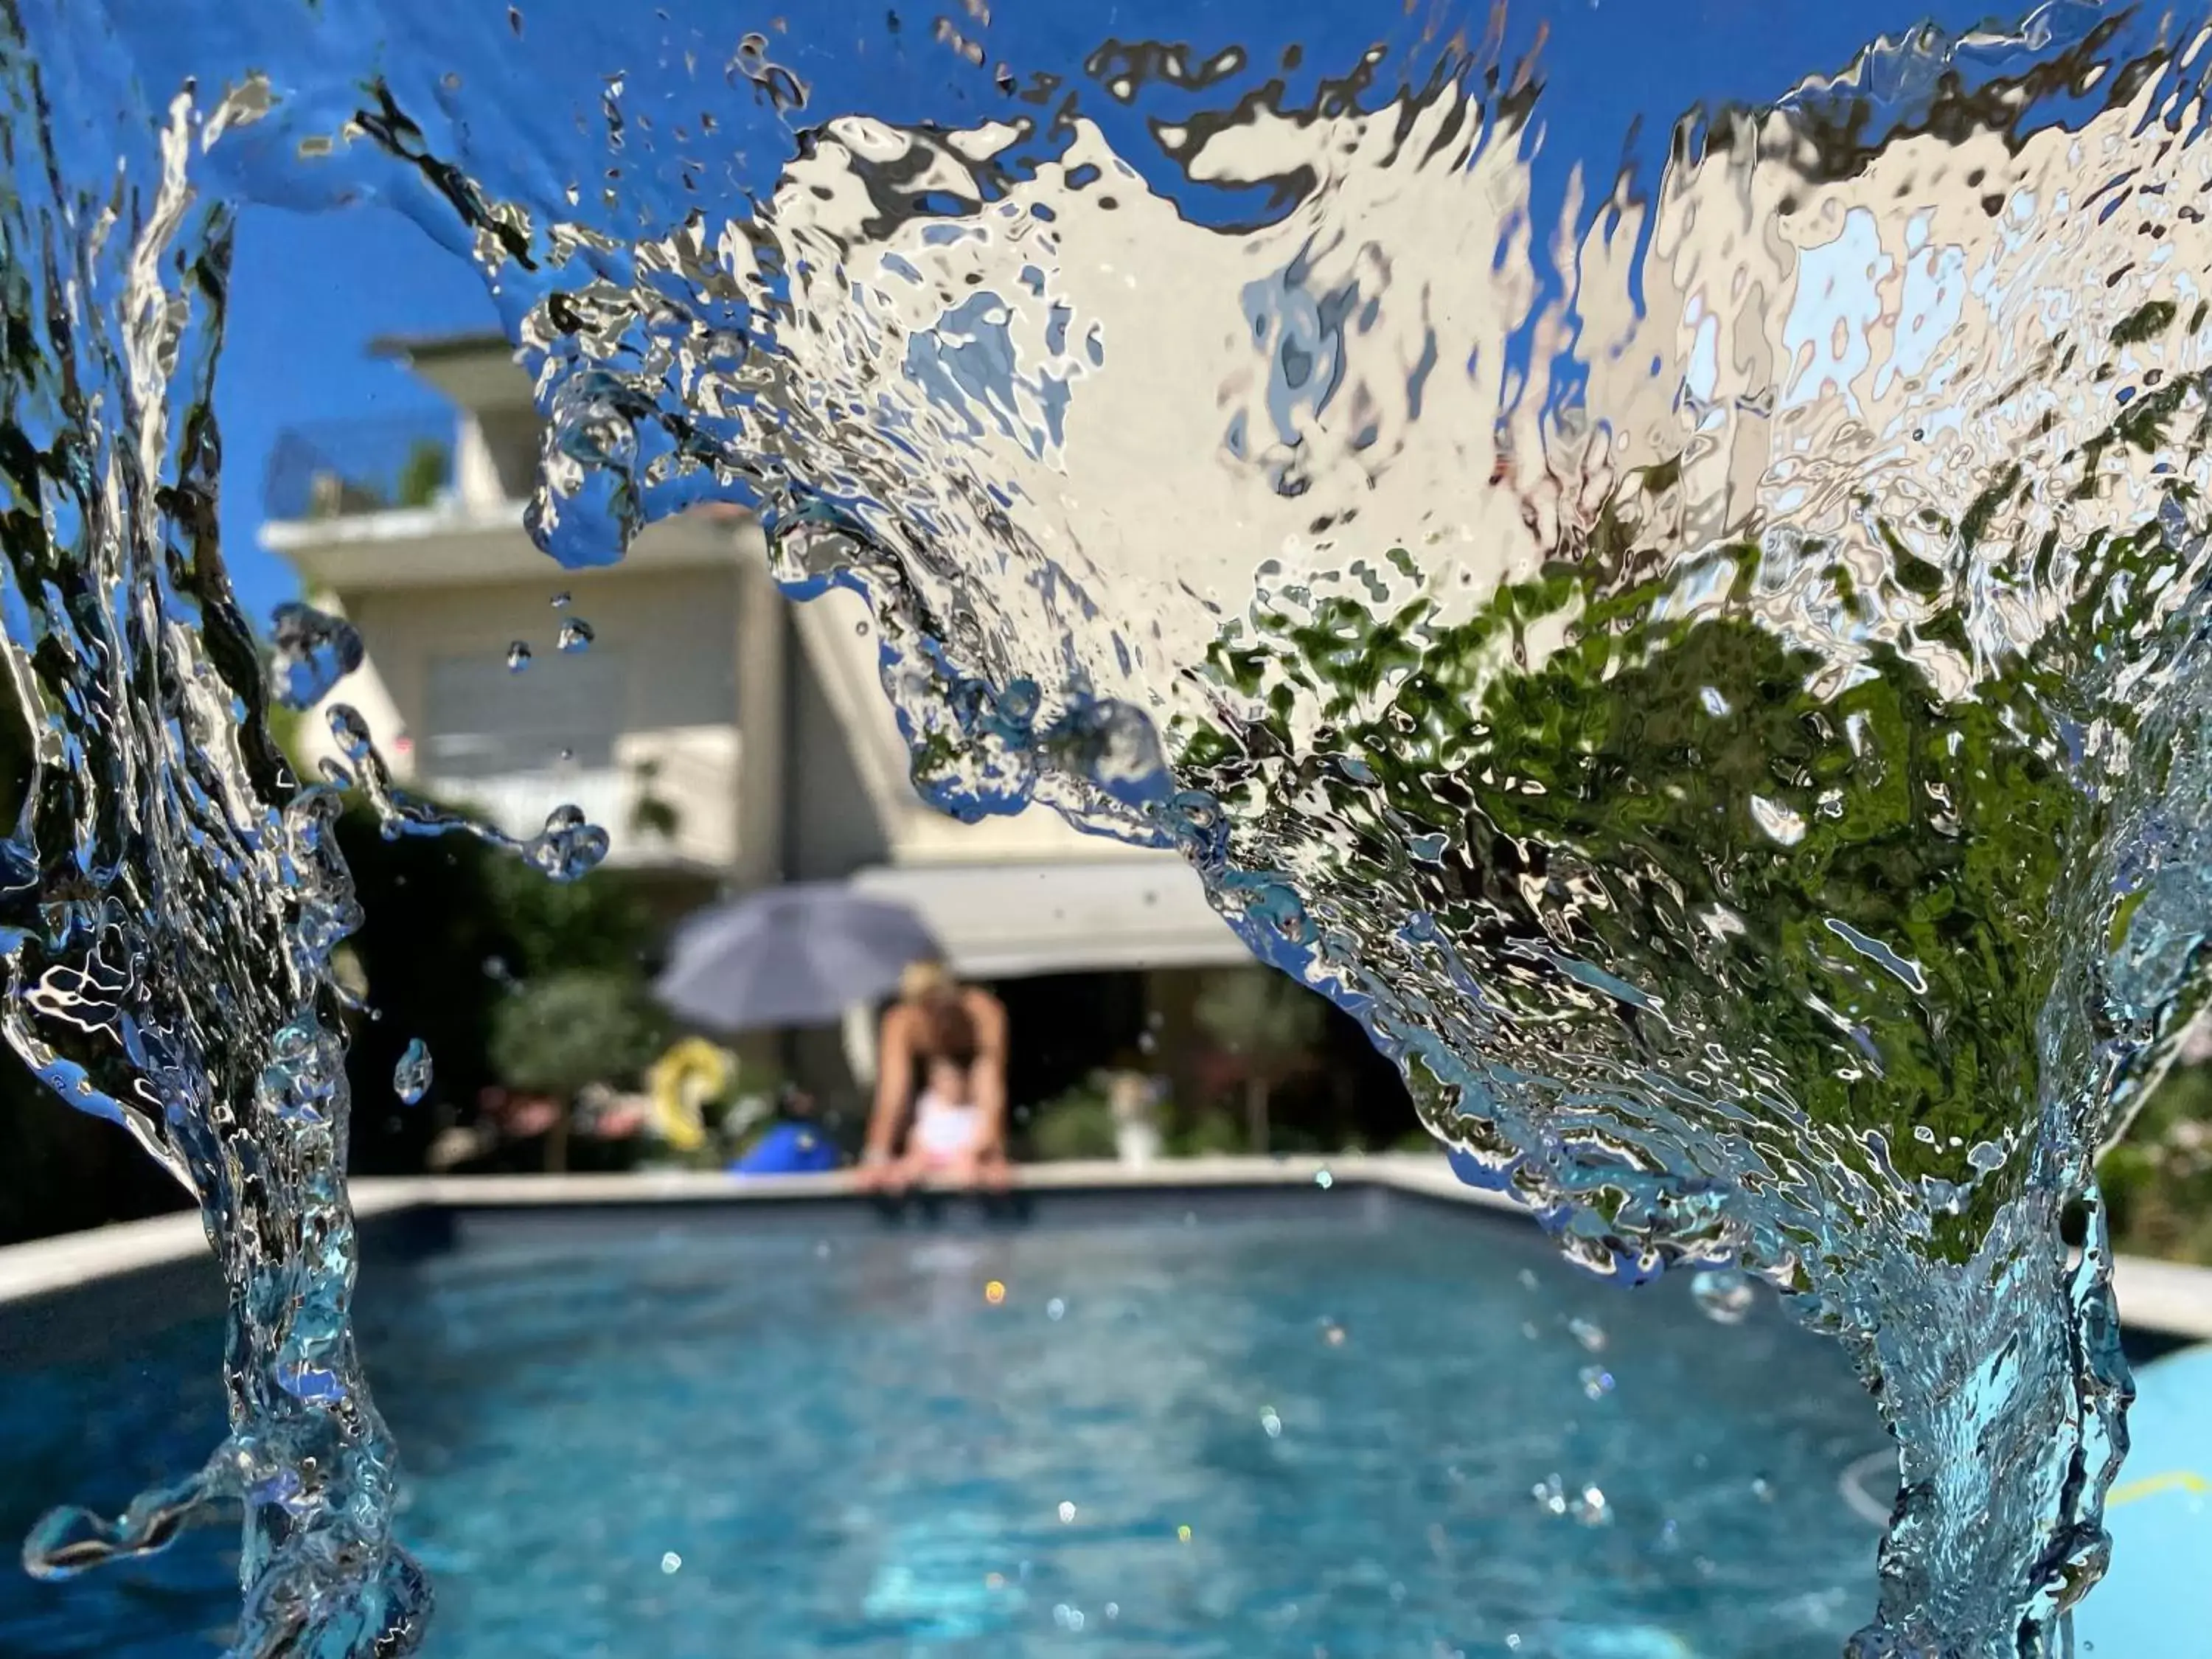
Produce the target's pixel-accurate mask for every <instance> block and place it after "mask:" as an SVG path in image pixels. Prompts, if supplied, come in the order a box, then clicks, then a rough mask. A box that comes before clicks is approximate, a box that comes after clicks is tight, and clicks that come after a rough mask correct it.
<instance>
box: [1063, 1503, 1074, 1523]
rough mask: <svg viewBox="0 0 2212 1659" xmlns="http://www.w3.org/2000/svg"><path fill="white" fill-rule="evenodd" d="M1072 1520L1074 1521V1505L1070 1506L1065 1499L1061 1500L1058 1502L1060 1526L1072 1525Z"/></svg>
mask: <svg viewBox="0 0 2212 1659" xmlns="http://www.w3.org/2000/svg"><path fill="white" fill-rule="evenodd" d="M1074 1520H1075V1505H1074V1504H1071V1503H1069V1502H1068V1501H1067V1499H1066V1498H1061V1499H1060V1524H1061V1525H1062V1526H1069V1525H1072V1524H1073V1522H1074Z"/></svg>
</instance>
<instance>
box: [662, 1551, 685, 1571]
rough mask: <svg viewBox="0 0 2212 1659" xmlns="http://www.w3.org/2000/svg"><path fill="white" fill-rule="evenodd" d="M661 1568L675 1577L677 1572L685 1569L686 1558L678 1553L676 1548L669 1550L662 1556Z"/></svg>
mask: <svg viewBox="0 0 2212 1659" xmlns="http://www.w3.org/2000/svg"><path fill="white" fill-rule="evenodd" d="M660 1570H661V1571H663V1572H665V1573H666V1574H668V1575H669V1576H670V1577H674V1576H675V1575H676V1574H678V1573H679V1572H681V1571H683V1570H684V1558H683V1557H682V1556H680V1555H678V1553H676V1552H675V1551H674V1550H671V1551H669V1552H668V1553H667V1554H665V1555H664V1556H662V1557H661V1558H660Z"/></svg>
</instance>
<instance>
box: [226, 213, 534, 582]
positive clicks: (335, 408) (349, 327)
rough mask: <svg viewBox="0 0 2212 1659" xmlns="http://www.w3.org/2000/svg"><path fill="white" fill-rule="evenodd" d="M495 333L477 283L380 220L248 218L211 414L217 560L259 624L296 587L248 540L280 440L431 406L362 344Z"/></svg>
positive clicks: (435, 403) (420, 237) (394, 221)
mask: <svg viewBox="0 0 2212 1659" xmlns="http://www.w3.org/2000/svg"><path fill="white" fill-rule="evenodd" d="M496 324H497V317H496V315H495V313H494V311H493V309H492V305H491V301H490V300H489V298H488V297H487V295H486V294H485V291H484V286H483V280H482V278H480V277H479V276H477V274H476V272H475V271H473V270H471V269H470V268H469V267H468V266H467V265H465V264H462V263H461V262H460V261H459V260H458V259H456V258H453V255H451V254H450V253H448V252H446V251H445V250H444V249H442V248H441V247H439V246H437V245H436V244H435V243H434V242H432V241H431V240H430V239H429V238H428V236H426V235H425V234H423V233H422V231H420V230H419V229H417V228H416V227H415V226H414V224H413V223H411V222H410V221H408V220H406V219H404V218H403V217H402V216H399V215H398V214H397V213H395V212H393V211H392V210H389V209H386V208H383V207H378V206H374V205H370V206H365V207H359V208H354V209H350V210H346V211H343V212H338V213H325V214H302V213H291V212H286V211H284V210H279V209H274V208H252V209H249V210H246V213H245V215H244V216H243V217H242V218H241V219H240V224H239V232H238V246H237V255H236V261H235V264H234V266H233V270H232V283H231V311H230V319H229V326H228V338H227V339H226V340H225V342H224V349H223V356H222V364H221V366H220V368H218V369H217V370H216V414H217V416H218V417H219V418H220V419H221V421H222V435H223V458H224V459H223V475H224V476H223V491H222V534H223V545H224V550H225V552H226V554H227V556H228V558H229V561H230V568H231V577H232V580H233V581H234V583H235V585H236V586H237V589H238V593H239V598H240V600H241V601H242V602H243V603H244V604H245V605H246V611H247V614H248V615H249V616H251V617H252V618H253V619H254V621H255V622H256V623H262V622H265V621H266V619H267V617H268V614H269V609H270V606H271V605H275V604H276V603H277V602H278V601H279V600H282V599H289V598H290V597H291V596H292V594H293V592H294V591H295V587H296V586H297V584H296V583H295V580H294V579H293V576H292V573H291V570H290V568H289V567H288V566H287V565H286V564H285V563H284V562H283V560H282V559H279V558H276V557H275V556H272V555H270V554H268V553H265V552H264V551H263V550H261V547H260V545H259V544H258V541H257V540H256V532H258V530H259V529H260V526H261V516H262V514H261V481H262V474H263V471H264V468H265V467H266V465H267V463H268V459H269V452H270V447H271V446H272V445H273V444H274V443H275V441H276V436H277V435H278V434H279V433H280V432H282V431H283V429H284V428H287V427H290V426H295V425H301V424H303V423H309V422H325V421H332V420H345V419H349V418H352V417H355V416H389V415H402V414H411V413H414V412H416V411H435V410H441V409H442V408H443V407H444V404H443V401H442V400H441V398H439V397H438V395H437V394H436V393H435V392H432V391H431V390H430V389H429V388H428V387H427V386H423V385H422V383H421V382H420V381H418V380H416V379H415V378H414V376H412V375H411V374H409V373H408V372H407V371H406V370H405V369H404V368H400V367H399V366H398V365H397V364H395V363H390V362H377V361H374V360H372V359H371V358H370V357H369V356H368V342H369V341H370V340H371V339H372V338H374V337H376V336H378V335H380V334H405V333H440V332H447V331H453V330H455V329H465V328H491V327H494V326H495V325H496Z"/></svg>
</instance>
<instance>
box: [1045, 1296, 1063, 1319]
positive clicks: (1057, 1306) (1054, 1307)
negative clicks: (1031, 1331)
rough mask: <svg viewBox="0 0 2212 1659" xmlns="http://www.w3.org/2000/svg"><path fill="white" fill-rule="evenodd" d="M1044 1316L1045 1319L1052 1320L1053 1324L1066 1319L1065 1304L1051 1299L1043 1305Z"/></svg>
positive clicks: (1057, 1298) (1058, 1299) (1056, 1298)
mask: <svg viewBox="0 0 2212 1659" xmlns="http://www.w3.org/2000/svg"><path fill="white" fill-rule="evenodd" d="M1044 1316H1045V1317H1046V1318H1047V1319H1050V1320H1054V1321H1055V1322H1056V1321H1059V1320H1062V1319H1065V1318H1066V1317H1067V1304H1066V1303H1065V1302H1063V1301H1061V1300H1060V1298H1059V1297H1053V1299H1052V1300H1051V1301H1049V1302H1048V1303H1046V1304H1044Z"/></svg>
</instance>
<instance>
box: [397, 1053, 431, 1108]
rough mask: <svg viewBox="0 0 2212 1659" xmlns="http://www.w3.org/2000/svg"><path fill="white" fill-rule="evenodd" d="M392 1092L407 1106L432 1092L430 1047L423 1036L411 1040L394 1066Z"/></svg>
mask: <svg viewBox="0 0 2212 1659" xmlns="http://www.w3.org/2000/svg"><path fill="white" fill-rule="evenodd" d="M429 1092H430V1049H429V1045H428V1044H427V1043H425V1042H423V1041H422V1038H421V1037H414V1038H410V1040H409V1042H408V1044H407V1052H406V1053H404V1054H401V1055H400V1056H399V1063H398V1065H397V1066H393V1067H392V1093H394V1094H396V1095H398V1097H399V1099H400V1103H402V1104H403V1105H407V1106H412V1105H413V1104H415V1103H416V1101H418V1100H420V1099H422V1097H423V1096H424V1095H426V1094H428V1093H429Z"/></svg>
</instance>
